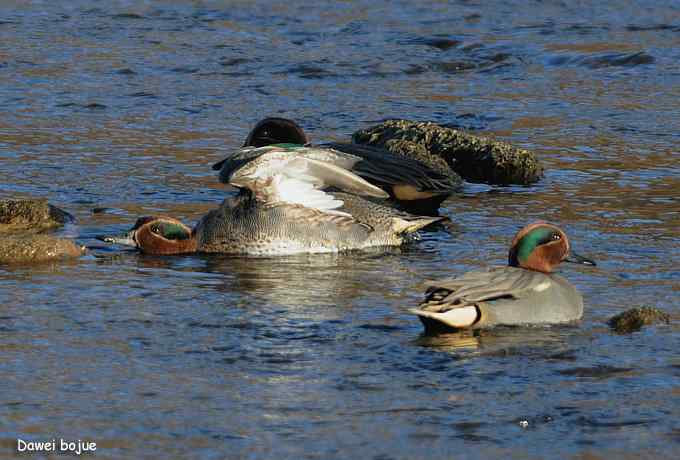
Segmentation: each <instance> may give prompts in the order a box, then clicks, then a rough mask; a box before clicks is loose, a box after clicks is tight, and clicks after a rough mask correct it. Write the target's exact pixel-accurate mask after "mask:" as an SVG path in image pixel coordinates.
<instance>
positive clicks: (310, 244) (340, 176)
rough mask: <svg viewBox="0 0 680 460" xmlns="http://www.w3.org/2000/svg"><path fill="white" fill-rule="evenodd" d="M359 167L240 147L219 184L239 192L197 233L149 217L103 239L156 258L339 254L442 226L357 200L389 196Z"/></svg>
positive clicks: (281, 148)
mask: <svg viewBox="0 0 680 460" xmlns="http://www.w3.org/2000/svg"><path fill="white" fill-rule="evenodd" d="M291 149H295V153H294V154H291V152H290V150H291ZM354 161H356V159H355V158H354V157H352V156H349V155H348V154H345V153H342V152H329V151H327V150H323V149H322V150H320V149H315V148H311V147H303V146H300V145H288V146H285V145H277V146H267V147H259V148H258V147H246V148H242V149H240V150H238V151H237V152H235V153H234V154H233V155H231V156H230V157H229V158H227V159H226V160H225V161H224V162H223V166H222V169H221V171H220V179H221V180H222V181H223V182H225V183H228V184H231V185H233V186H235V187H238V188H239V189H240V193H239V194H238V195H237V196H235V197H233V198H230V199H227V200H225V201H224V202H223V203H222V205H221V206H220V207H219V208H218V209H215V210H213V211H210V212H209V213H208V214H206V215H205V216H204V217H203V218H201V220H200V221H199V222H198V224H197V225H196V227H195V228H194V229H193V230H191V229H190V228H189V227H187V226H186V225H184V224H182V223H181V222H180V221H177V220H175V219H172V218H167V217H147V218H142V219H140V220H138V221H137V224H135V226H134V227H133V228H132V230H131V231H130V232H128V233H127V234H126V235H125V236H123V237H101V238H100V239H103V240H104V241H108V242H111V243H119V244H128V245H132V246H135V247H137V248H139V249H140V250H142V251H143V252H146V253H152V254H178V253H186V252H196V251H199V252H219V253H231V254H249V255H283V254H295V253H304V252H308V253H318V252H341V251H347V250H354V249H367V248H370V247H376V246H398V245H401V244H403V243H404V242H407V241H409V240H411V239H413V237H414V233H415V232H416V231H417V230H419V229H421V228H423V227H425V226H427V225H429V224H431V223H433V222H436V221H439V220H442V219H443V218H442V217H423V216H415V215H411V214H407V213H404V212H400V211H397V210H395V209H393V208H390V207H388V206H385V205H383V204H381V203H378V202H374V201H370V200H369V199H366V198H363V197H361V196H359V195H363V196H366V197H369V198H370V197H372V198H386V197H387V196H388V195H387V193H385V192H384V191H383V190H381V189H380V188H378V187H376V186H375V185H372V184H370V183H369V182H367V181H365V180H364V179H362V178H361V177H359V176H358V175H356V174H354V173H352V172H351V171H349V170H347V169H345V168H344V167H343V166H344V165H347V164H351V163H352V162H354ZM331 189H332V190H338V191H331Z"/></svg>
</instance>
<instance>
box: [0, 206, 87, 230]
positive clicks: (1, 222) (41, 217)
mask: <svg viewBox="0 0 680 460" xmlns="http://www.w3.org/2000/svg"><path fill="white" fill-rule="evenodd" d="M74 220H75V219H74V218H73V216H72V215H71V214H69V213H67V212H66V211H63V210H61V209H59V208H57V207H56V206H52V205H51V204H49V203H48V202H47V200H46V199H26V200H0V234H3V233H13V232H22V233H25V232H40V231H44V230H48V229H51V228H56V227H61V226H62V225H64V224H66V223H69V222H73V221H74Z"/></svg>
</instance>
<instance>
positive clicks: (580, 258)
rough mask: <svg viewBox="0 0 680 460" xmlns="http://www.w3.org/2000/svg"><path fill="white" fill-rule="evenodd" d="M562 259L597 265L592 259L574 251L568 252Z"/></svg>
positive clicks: (574, 262)
mask: <svg viewBox="0 0 680 460" xmlns="http://www.w3.org/2000/svg"><path fill="white" fill-rule="evenodd" d="M564 261H565V262H571V263H572V264H581V265H590V266H593V267H594V266H596V265H597V264H596V263H595V261H594V260H592V259H589V258H587V257H583V256H580V255H578V254H576V253H575V252H570V253H569V256H567V258H566V259H564Z"/></svg>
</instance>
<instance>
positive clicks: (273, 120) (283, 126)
mask: <svg viewBox="0 0 680 460" xmlns="http://www.w3.org/2000/svg"><path fill="white" fill-rule="evenodd" d="M307 143H309V139H307V135H306V134H305V132H304V131H303V130H302V128H301V127H300V126H299V125H298V124H297V123H295V122H294V121H293V120H289V119H287V118H279V117H269V118H265V119H263V120H260V121H258V122H257V124H256V125H255V127H254V128H253V129H252V130H251V131H250V133H249V134H248V137H246V141H245V142H244V143H243V147H265V146H267V145H274V144H299V145H305V144H307ZM224 162H225V160H222V161H218V162H217V163H215V164H214V165H212V169H213V170H215V171H219V170H220V169H222V165H223V164H224Z"/></svg>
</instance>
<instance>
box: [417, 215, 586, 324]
mask: <svg viewBox="0 0 680 460" xmlns="http://www.w3.org/2000/svg"><path fill="white" fill-rule="evenodd" d="M561 262H574V263H579V264H585V265H595V262H593V261H592V260H590V259H587V258H585V257H581V256H579V255H577V254H575V253H574V252H573V251H571V247H570V245H569V240H568V238H567V235H566V234H565V233H564V232H563V231H562V230H561V229H560V228H558V227H557V226H555V225H552V224H549V223H547V222H535V223H533V224H530V225H527V226H526V227H524V228H523V229H522V230H520V231H519V232H518V233H517V235H516V236H515V238H514V239H513V240H512V244H511V247H510V252H509V254H508V266H505V267H491V268H487V269H485V270H477V271H472V272H468V273H465V274H464V275H462V276H460V277H458V278H451V279H444V280H439V281H432V282H428V283H426V285H427V291H426V293H425V300H424V301H423V302H422V303H421V304H420V306H419V307H418V308H417V309H413V310H411V312H412V313H415V314H416V315H418V317H419V318H420V320H421V321H422V323H423V325H424V326H425V332H426V333H432V332H435V333H436V332H446V331H451V330H457V329H465V328H487V327H493V326H498V325H529V324H557V323H568V322H573V321H576V320H578V319H580V318H581V316H582V315H583V298H582V297H581V294H580V293H579V292H578V291H577V290H576V288H575V287H574V286H572V285H571V284H570V283H569V282H568V281H567V280H566V279H564V278H562V277H561V276H559V275H557V274H555V273H553V270H554V269H555V267H557V266H558V265H559V264H560V263H561Z"/></svg>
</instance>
